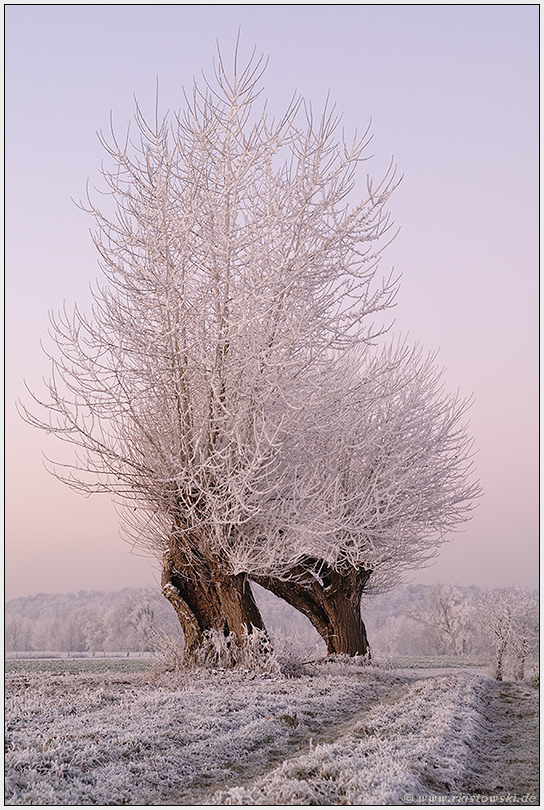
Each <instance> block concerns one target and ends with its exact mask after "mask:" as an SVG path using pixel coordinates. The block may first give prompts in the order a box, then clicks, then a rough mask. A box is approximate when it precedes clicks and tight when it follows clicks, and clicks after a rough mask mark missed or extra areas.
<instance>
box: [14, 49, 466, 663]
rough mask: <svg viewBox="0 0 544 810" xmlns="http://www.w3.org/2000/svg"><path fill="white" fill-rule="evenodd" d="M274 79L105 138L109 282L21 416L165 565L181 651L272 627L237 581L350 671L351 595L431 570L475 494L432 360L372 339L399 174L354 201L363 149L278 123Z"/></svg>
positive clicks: (60, 344) (461, 405) (377, 331)
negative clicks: (69, 453) (38, 410)
mask: <svg viewBox="0 0 544 810" xmlns="http://www.w3.org/2000/svg"><path fill="white" fill-rule="evenodd" d="M264 68H265V65H264V63H263V61H262V60H257V59H255V58H252V59H251V60H250V61H249V63H248V65H247V66H246V67H245V68H244V69H243V70H239V69H238V63H237V58H236V57H235V61H234V68H233V71H232V73H229V72H228V71H227V70H226V69H225V67H224V65H223V62H222V60H221V57H219V60H218V62H217V63H216V65H215V75H214V81H213V83H209V82H207V81H206V80H205V81H204V83H203V85H202V86H199V85H196V84H195V86H194V89H193V93H192V95H191V96H190V97H186V99H185V102H186V103H185V109H184V111H182V112H180V113H179V114H177V115H175V116H173V117H172V118H169V117H166V118H165V119H161V118H160V117H159V115H158V113H157V114H156V116H155V119H154V121H153V122H152V123H150V122H148V121H147V120H146V119H145V118H144V116H143V114H142V112H141V109H140V108H139V107H138V106H137V108H136V114H135V125H136V126H135V129H136V131H135V133H134V134H133V135H132V134H127V137H126V138H125V139H123V140H120V139H118V138H117V137H116V135H115V133H114V132H113V130H112V133H111V137H110V138H109V139H108V140H106V139H105V138H102V143H103V145H104V148H105V150H106V153H107V158H108V162H107V164H106V165H105V167H104V168H103V177H104V180H105V184H106V189H107V191H108V192H109V197H108V199H107V201H106V202H105V203H104V207H103V208H99V207H98V205H97V204H96V203H95V202H94V200H93V199H92V198H91V197H90V198H89V200H88V202H87V204H86V209H87V210H88V211H89V212H90V214H91V215H92V216H93V218H94V221H95V225H96V228H95V232H94V240H95V244H96V247H97V249H98V252H99V255H100V264H101V269H102V273H103V281H102V282H101V283H100V284H98V285H97V287H96V288H95V290H94V294H93V295H94V306H93V309H92V311H91V312H90V313H88V314H84V313H83V312H81V311H80V310H79V309H78V308H77V307H76V308H75V310H74V311H73V312H72V313H69V312H67V311H65V312H63V313H61V314H60V315H59V316H58V317H56V318H55V319H53V337H54V341H55V349H54V351H53V352H52V354H51V362H52V375H51V378H50V381H49V385H48V392H47V395H46V396H44V397H43V398H36V400H37V402H39V404H40V405H43V406H44V408H45V409H46V414H47V415H46V416H45V417H40V416H36V415H33V416H31V415H30V414H29V413H28V411H27V412H26V415H27V418H28V419H30V420H31V421H32V422H33V423H34V424H36V425H38V426H39V427H41V428H43V429H46V430H48V431H50V432H53V433H55V434H56V435H57V436H59V437H60V438H61V439H63V440H65V441H67V442H69V443H71V444H72V445H75V447H76V448H77V450H78V454H77V459H76V460H75V461H74V464H73V465H72V466H71V467H67V468H64V469H63V468H59V467H56V474H57V475H58V477H59V478H61V479H62V480H63V481H65V482H66V483H68V484H69V485H71V486H73V487H76V488H79V489H81V490H83V491H84V492H97V491H98V492H100V491H106V492H111V493H114V495H116V496H117V498H118V500H119V501H120V502H121V504H123V506H124V517H125V528H126V530H127V532H128V535H129V536H130V538H131V540H132V542H134V543H136V544H138V545H140V546H143V547H144V548H145V549H147V550H148V551H149V550H150V551H152V552H154V553H156V554H158V555H162V559H163V580H162V584H163V592H164V594H165V596H166V597H167V598H168V599H169V600H170V602H171V603H172V604H173V606H174V608H175V610H176V613H177V615H178V617H179V620H180V623H181V626H182V628H183V632H184V636H185V643H186V648H187V650H188V651H189V652H194V651H196V650H198V649H199V647H201V646H202V645H203V644H204V643H205V639H206V635H207V633H208V631H220V632H221V633H225V634H226V635H229V634H230V633H233V634H234V635H235V636H236V638H237V640H238V642H242V641H243V640H244V638H245V637H246V635H247V633H248V632H250V631H251V629H252V628H253V627H255V628H262V627H263V622H262V618H261V616H260V613H259V610H258V608H257V605H256V603H255V600H254V598H253V594H252V591H251V587H250V585H249V578H251V579H253V580H254V581H255V582H259V583H260V584H262V585H264V586H265V587H266V588H269V589H270V590H271V591H273V592H274V593H276V594H277V595H279V596H282V597H283V598H285V599H286V600H287V601H289V602H290V603H291V604H292V605H293V606H295V607H296V608H297V609H299V610H301V611H302V612H303V613H305V614H306V615H307V616H308V617H309V618H310V620H311V621H312V622H313V624H314V626H315V627H316V628H317V629H318V631H319V632H320V634H321V635H322V636H323V638H324V639H325V640H326V642H327V646H328V650H329V652H346V653H350V654H355V653H364V652H366V649H367V641H366V634H365V629H364V624H363V622H362V620H361V615H360V599H361V593H362V592H363V590H364V589H365V588H369V587H373V588H374V589H380V588H384V587H387V586H388V585H390V584H392V583H394V582H396V581H397V580H398V578H399V576H400V575H401V574H402V572H403V571H404V570H405V569H407V568H413V567H418V566H419V565H421V564H424V563H425V562H426V561H427V560H428V559H429V558H430V557H431V556H432V555H433V554H434V553H435V550H436V548H437V546H438V545H439V544H440V543H441V542H442V541H443V540H444V539H445V537H446V533H447V532H449V531H450V530H451V529H453V528H455V527H456V526H457V525H458V524H459V523H460V522H462V521H463V520H465V519H466V517H467V514H468V511H469V509H470V505H471V502H472V500H473V498H474V497H475V495H476V494H477V487H476V486H475V485H472V484H470V482H469V473H470V441H469V439H468V438H467V434H466V429H465V426H464V423H463V416H464V413H465V410H466V403H465V402H463V401H461V400H459V399H457V398H455V397H453V398H452V397H449V396H448V395H446V394H444V393H443V391H442V389H441V383H440V374H439V372H438V371H437V369H436V367H435V365H434V360H433V359H432V358H424V357H423V356H422V355H421V353H420V352H418V351H412V350H410V349H408V348H407V347H406V346H404V345H402V344H401V345H397V346H395V347H389V348H384V349H375V348H374V347H373V345H372V344H374V343H375V342H376V341H377V339H378V338H379V336H380V335H381V334H382V333H383V331H384V327H383V326H382V325H380V323H383V321H382V315H381V314H382V312H383V311H384V310H386V309H387V308H388V307H389V306H390V305H391V304H392V302H393V298H394V295H395V292H396V283H395V282H394V281H393V280H392V278H391V277H390V276H389V277H388V278H386V279H381V280H380V279H379V278H378V276H377V271H378V267H379V260H380V256H381V252H382V250H383V248H384V246H385V244H386V242H387V239H388V238H389V233H390V221H389V216H388V214H387V212H386V208H385V207H386V204H387V201H388V199H389V196H390V194H391V192H392V191H393V189H394V187H395V179H394V170H393V169H392V167H391V168H390V169H389V170H388V172H387V173H386V176H385V177H384V179H383V180H382V181H381V182H379V183H378V184H377V185H375V184H373V183H372V182H371V181H370V180H368V179H367V181H366V193H365V196H364V198H363V199H362V200H361V201H358V200H355V199H354V192H355V190H356V188H357V179H358V177H359V171H360V169H361V164H362V162H363V161H364V160H365V159H366V147H367V145H368V141H369V137H368V134H365V135H364V136H363V138H362V139H355V140H354V141H353V142H352V143H348V142H346V141H345V140H344V137H343V134H342V133H341V132H340V129H339V120H338V118H337V117H336V116H335V113H334V111H332V110H330V109H327V108H326V109H325V111H324V113H323V115H322V116H320V117H317V118H316V117H314V115H313V112H312V110H311V108H310V107H309V105H306V104H305V103H304V102H303V101H302V100H299V99H295V100H294V101H293V102H292V103H291V104H290V105H289V107H288V109H287V111H286V113H285V115H284V116H283V117H281V118H280V119H278V120H277V121H270V120H269V118H268V116H267V113H266V105H265V106H261V107H259V95H260V91H259V83H260V80H261V77H262V74H263V71H264ZM376 318H377V320H378V321H379V323H378V324H377V325H376V324H375V322H374V321H375V319H376Z"/></svg>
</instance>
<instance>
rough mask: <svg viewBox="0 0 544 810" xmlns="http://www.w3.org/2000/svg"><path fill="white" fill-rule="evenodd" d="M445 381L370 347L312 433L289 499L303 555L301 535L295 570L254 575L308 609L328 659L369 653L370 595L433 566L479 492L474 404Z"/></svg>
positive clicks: (416, 354) (419, 358)
mask: <svg viewBox="0 0 544 810" xmlns="http://www.w3.org/2000/svg"><path fill="white" fill-rule="evenodd" d="M352 359H353V358H352ZM441 377H442V374H441V371H440V370H439V369H438V368H437V366H436V364H435V359H434V357H432V356H427V357H425V356H423V355H422V353H421V352H420V351H419V350H409V349H408V348H407V347H406V346H404V345H402V344H401V345H397V346H394V347H390V348H389V349H387V350H385V351H378V352H376V353H373V352H370V351H365V355H364V359H363V360H362V361H360V362H358V363H355V362H353V363H352V370H351V373H348V371H347V370H346V369H344V372H343V375H342V380H343V385H342V387H341V388H339V389H338V394H337V396H336V397H335V398H334V397H330V396H329V397H328V398H327V399H326V406H325V407H324V406H323V404H321V410H320V412H319V415H314V418H315V422H314V423H313V424H311V425H309V426H308V429H307V430H306V431H305V433H304V437H305V438H304V452H303V453H301V454H300V458H299V463H298V464H294V463H293V464H292V465H291V469H292V470H296V475H294V476H293V478H292V480H293V482H294V484H295V485H294V486H293V487H292V493H285V495H284V497H283V498H282V501H281V508H282V509H283V510H287V509H289V508H291V509H292V514H291V516H290V518H284V521H285V523H286V524H287V525H291V526H292V527H293V528H292V529H291V532H289V533H288V532H286V533H285V534H286V536H285V537H284V543H285V544H286V546H285V547H284V551H285V548H287V549H288V553H291V554H292V556H294V554H293V553H292V550H291V549H290V548H289V545H288V540H289V537H291V538H292V542H293V544H294V546H295V548H298V551H299V555H298V558H297V559H296V564H295V565H294V566H293V567H292V568H289V566H288V564H286V566H285V571H286V572H287V576H286V575H285V574H284V575H283V576H282V577H279V578H278V577H276V578H274V577H271V576H260V575H259V574H258V572H256V571H255V569H254V568H252V567H251V562H250V561H249V560H248V563H247V570H249V571H250V575H251V577H252V579H254V580H255V581H256V582H258V583H259V584H260V585H263V586H264V587H267V588H269V589H270V590H271V591H273V592H274V593H275V594H276V595H277V596H281V597H282V598H284V599H286V600H287V601H288V602H290V604H292V605H293V606H295V607H297V608H298V609H299V610H301V611H302V612H303V613H305V614H306V615H307V616H308V618H309V619H310V620H311V621H312V623H313V624H314V626H315V627H316V629H317V630H318V631H319V632H320V634H321V635H322V637H323V638H324V639H325V641H326V643H327V647H328V651H329V653H347V654H350V655H355V654H364V653H366V651H367V647H368V642H367V639H366V633H365V628H364V624H363V622H362V618H361V609H360V606H361V596H362V595H363V592H370V593H372V592H373V593H378V592H380V591H383V590H387V589H389V588H391V587H392V586H393V585H396V584H398V582H399V581H401V579H402V575H403V573H404V572H405V571H406V570H409V569H415V568H419V567H421V566H423V565H425V564H426V563H427V562H428V561H429V560H430V559H432V558H433V557H434V556H435V555H436V553H437V549H438V547H439V546H440V545H441V544H442V543H443V542H444V541H445V540H447V539H448V536H449V533H450V532H451V531H453V530H455V529H456V528H459V527H460V525H462V524H463V522H464V521H466V520H467V519H468V517H469V515H470V510H471V506H472V503H473V501H474V499H475V498H476V497H477V495H478V494H479V486H478V484H477V483H475V482H472V481H471V476H470V472H471V460H470V457H471V445H472V442H471V439H470V438H469V436H468V434H467V429H466V424H465V415H466V409H467V406H468V403H467V402H466V401H463V400H460V399H459V398H458V397H456V396H451V395H449V394H447V393H446V392H445V391H444V390H443V386H442V381H441ZM303 415H304V416H306V412H304V414H303ZM290 521H291V523H290ZM456 613H458V614H459V616H458V617H456V622H457V624H459V622H461V613H463V611H462V610H461V609H460V608H459V607H458V608H457V609H456ZM458 630H459V628H457V627H456V629H455V632H456V634H457V635H458V636H459V641H460V643H461V635H462V634H461V632H460V630H459V632H458Z"/></svg>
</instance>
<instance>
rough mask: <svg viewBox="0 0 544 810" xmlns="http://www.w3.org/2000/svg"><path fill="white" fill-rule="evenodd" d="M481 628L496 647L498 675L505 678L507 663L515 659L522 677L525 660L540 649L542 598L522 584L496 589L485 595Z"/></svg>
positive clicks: (518, 677) (515, 669)
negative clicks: (540, 600) (539, 623)
mask: <svg viewBox="0 0 544 810" xmlns="http://www.w3.org/2000/svg"><path fill="white" fill-rule="evenodd" d="M480 619H481V627H482V630H483V631H484V632H486V633H487V634H488V636H489V639H490V646H491V648H492V650H493V669H494V676H495V678H496V679H497V680H498V681H502V679H503V676H504V668H505V662H507V661H508V660H510V661H511V662H512V675H513V677H514V678H515V679H516V680H522V679H523V676H524V673H525V662H526V659H527V658H528V657H529V656H534V655H536V652H537V649H538V599H537V597H536V594H535V593H533V592H531V591H528V590H527V589H526V588H522V587H520V586H518V585H510V586H509V587H507V588H494V589H492V590H488V591H486V592H485V594H484V598H483V602H482V609H481V615H480Z"/></svg>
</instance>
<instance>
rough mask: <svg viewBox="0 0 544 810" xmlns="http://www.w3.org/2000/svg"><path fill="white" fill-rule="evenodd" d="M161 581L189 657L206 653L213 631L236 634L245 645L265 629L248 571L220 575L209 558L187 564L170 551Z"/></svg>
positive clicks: (237, 638) (240, 642)
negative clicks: (248, 637) (249, 639)
mask: <svg viewBox="0 0 544 810" xmlns="http://www.w3.org/2000/svg"><path fill="white" fill-rule="evenodd" d="M161 584H162V592H163V594H164V596H165V597H166V598H167V599H168V601H169V602H170V603H171V604H172V606H173V608H174V610H175V611H176V615H177V617H178V620H179V623H180V625H181V629H182V631H183V635H184V639H185V654H186V655H187V657H188V658H192V659H196V658H197V656H198V653H199V652H205V650H206V645H207V644H208V643H209V639H210V636H211V635H213V633H214V632H217V633H219V634H221V635H222V636H224V637H225V638H228V637H229V636H230V635H231V634H234V636H235V637H236V643H237V645H238V647H243V645H244V643H245V641H246V639H247V636H248V634H250V633H252V632H253V630H254V629H258V630H264V629H265V627H264V623H263V620H262V617H261V614H260V611H259V608H258V607H257V604H256V602H255V599H254V597H253V593H252V591H251V586H250V584H249V582H248V580H247V577H246V576H245V574H238V575H236V576H228V575H226V574H223V573H221V574H219V573H218V572H217V571H214V570H213V567H212V565H211V564H210V563H209V562H208V561H205V560H203V559H202V560H200V561H199V562H198V563H196V562H195V561H193V560H192V561H191V562H190V563H188V562H187V560H186V559H185V558H183V555H182V553H181V552H177V553H176V552H175V551H172V550H170V551H167V552H166V553H165V555H164V558H163V571H162V579H161ZM235 657H236V655H235V651H234V650H233V659H235Z"/></svg>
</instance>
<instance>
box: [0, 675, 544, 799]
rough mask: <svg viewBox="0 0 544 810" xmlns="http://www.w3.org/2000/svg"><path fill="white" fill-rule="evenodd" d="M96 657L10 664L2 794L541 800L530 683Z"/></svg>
mask: <svg viewBox="0 0 544 810" xmlns="http://www.w3.org/2000/svg"><path fill="white" fill-rule="evenodd" d="M90 663H93V664H94V665H95V671H93V672H90V673H89V672H87V673H85V672H79V673H73V672H68V671H67V670H66V667H65V666H64V665H63V663H57V665H56V666H54V665H51V666H49V668H48V670H47V671H37V669H38V668H39V667H40V666H43V665H41V664H39V663H38V662H28V664H25V663H24V662H21V661H17V662H12V664H11V665H10V666H11V667H12V669H8V673H7V683H6V698H7V709H6V721H7V731H6V747H7V755H6V790H7V793H6V804H8V805H88V804H89V805H90V804H96V805H117V804H130V805H145V804H148V805H149V804H151V805H168V804H172V805H183V804H185V805H230V804H238V805H274V804H276V805H309V804H318V805H337V804H338V805H367V804H368V805H383V804H387V805H402V804H426V803H437V802H438V799H437V798H436V797H438V796H440V797H442V798H441V799H440V803H442V804H448V803H449V804H465V805H466V804H467V803H468V804H470V803H474V804H481V803H482V801H483V802H485V803H487V804H492V803H493V801H492V799H491V797H492V796H494V795H495V796H504V797H507V796H508V795H510V799H509V800H508V802H504V800H503V803H509V804H521V803H524V804H537V803H538V802H537V784H538V782H537V773H536V767H537V765H536V763H537V759H538V752H537V743H538V727H537V696H538V693H537V690H536V689H535V688H534V687H533V686H531V685H529V684H527V683H523V684H513V683H504V684H499V683H497V682H496V681H494V680H492V679H490V678H489V677H488V676H487V675H486V674H484V672H483V671H479V672H477V671H474V670H470V669H464V670H463V669H457V670H456V671H449V672H446V673H445V672H444V671H439V670H437V671H436V672H434V673H432V672H429V671H427V672H425V673H424V672H422V671H417V670H410V671H409V670H387V669H381V668H379V667H375V666H372V667H368V666H366V667H363V666H355V665H354V664H353V663H343V662H342V661H341V660H340V661H337V662H336V663H330V662H329V663H320V664H313V665H311V666H310V667H306V672H305V673H304V674H301V676H300V677H296V678H286V677H285V676H284V675H282V674H281V673H280V672H279V671H278V669H277V668H276V667H275V666H274V665H273V664H274V662H272V663H271V666H270V668H269V671H268V672H261V673H256V672H248V671H245V672H244V671H230V672H228V673H227V672H224V671H220V670H215V671H201V672H199V673H198V674H196V673H195V672H194V671H185V672H183V671H182V672H180V673H178V674H176V675H175V674H173V673H170V674H168V673H165V672H162V673H160V672H158V671H156V670H153V669H149V670H148V671H147V672H132V673H131V672H127V671H125V672H120V671H117V672H116V671H112V669H111V668H110V669H109V670H108V669H107V668H106V666H104V671H102V672H98V671H96V667H97V665H98V663H99V662H98V661H94V662H90ZM514 794H515V795H516V797H517V799H516V800H514V798H513V797H514ZM527 794H529V800H528V799H527ZM467 796H472V797H476V798H475V799H473V800H472V802H471V801H468V800H467ZM433 797H435V798H434V799H433ZM444 797H447V799H444ZM531 797H534V799H533V800H530V798H531ZM522 798H524V799H525V801H523V802H522V801H521V799H522ZM518 799H519V801H518ZM496 803H500V802H496Z"/></svg>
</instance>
